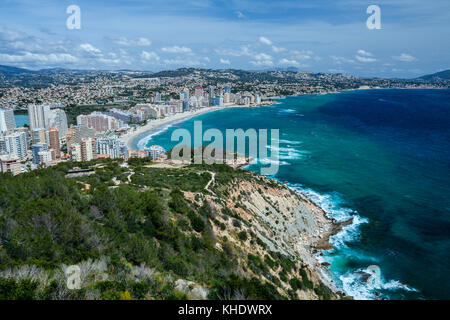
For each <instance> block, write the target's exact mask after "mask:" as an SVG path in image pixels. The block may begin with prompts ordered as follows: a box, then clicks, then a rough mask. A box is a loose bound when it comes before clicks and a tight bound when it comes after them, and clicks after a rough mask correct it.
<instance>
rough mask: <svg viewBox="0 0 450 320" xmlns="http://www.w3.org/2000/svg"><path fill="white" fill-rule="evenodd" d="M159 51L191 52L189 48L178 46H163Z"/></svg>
mask: <svg viewBox="0 0 450 320" xmlns="http://www.w3.org/2000/svg"><path fill="white" fill-rule="evenodd" d="M161 51H163V52H166V53H192V49H191V48H188V47H179V46H173V47H164V48H162V49H161Z"/></svg>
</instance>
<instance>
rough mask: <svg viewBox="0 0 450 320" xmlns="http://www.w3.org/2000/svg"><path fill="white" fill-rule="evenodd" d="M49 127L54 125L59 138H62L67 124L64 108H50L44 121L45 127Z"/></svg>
mask: <svg viewBox="0 0 450 320" xmlns="http://www.w3.org/2000/svg"><path fill="white" fill-rule="evenodd" d="M50 127H55V128H57V129H58V131H59V139H62V138H64V136H65V134H66V132H67V130H68V126H67V116H66V113H65V112H64V110H62V109H53V110H50V113H49V115H48V121H47V123H46V127H45V128H46V129H48V128H50Z"/></svg>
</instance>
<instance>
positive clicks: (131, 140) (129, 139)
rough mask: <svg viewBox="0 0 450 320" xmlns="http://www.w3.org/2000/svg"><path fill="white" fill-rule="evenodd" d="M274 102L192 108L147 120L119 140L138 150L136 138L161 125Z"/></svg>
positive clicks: (129, 147) (130, 148)
mask: <svg viewBox="0 0 450 320" xmlns="http://www.w3.org/2000/svg"><path fill="white" fill-rule="evenodd" d="M274 104H277V102H275V101H274V102H271V103H263V104H258V105H250V106H246V105H236V104H232V105H227V106H223V107H205V108H201V109H197V110H193V111H186V112H182V113H177V114H174V115H171V116H169V117H165V118H161V119H155V120H149V121H148V122H147V123H146V124H145V125H143V126H139V127H136V128H135V129H134V130H133V131H131V132H127V133H126V134H124V135H121V136H120V138H119V140H120V141H122V142H125V144H126V146H127V148H128V150H129V151H139V150H138V149H139V148H138V147H137V146H136V144H137V141H136V140H137V139H138V138H139V137H140V136H144V135H145V134H148V133H149V132H152V131H155V130H157V129H158V128H160V127H162V126H165V125H170V124H172V123H175V122H178V121H180V122H181V121H186V120H189V119H191V118H193V117H197V116H199V115H202V114H206V113H210V112H214V111H218V110H224V109H231V108H258V107H263V106H269V105H274Z"/></svg>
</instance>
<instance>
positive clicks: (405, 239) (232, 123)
mask: <svg viewBox="0 0 450 320" xmlns="http://www.w3.org/2000/svg"><path fill="white" fill-rule="evenodd" d="M194 120H202V121H203V128H204V130H206V129H208V128H218V129H220V130H222V131H224V130H225V129H227V128H232V129H236V128H243V129H248V128H255V129H258V128H268V129H269V128H278V129H280V148H279V152H280V169H279V171H278V173H277V174H276V175H275V176H274V177H275V178H277V179H279V180H281V181H288V182H289V185H290V186H291V187H292V188H295V189H297V190H299V191H300V192H303V193H305V194H308V195H309V196H310V197H311V198H312V199H313V200H314V201H316V202H317V203H319V204H320V205H321V206H322V207H323V208H324V209H325V210H326V211H327V212H329V214H330V215H331V216H333V217H335V218H337V219H345V218H348V217H349V216H353V217H354V222H355V223H354V224H353V225H352V226H349V227H347V228H345V230H344V231H343V232H342V233H340V234H339V235H337V236H335V237H333V243H334V245H335V247H334V249H333V250H330V251H329V252H325V255H324V256H323V257H321V259H323V260H325V261H328V262H330V263H331V267H330V276H331V277H332V278H333V279H334V280H335V281H336V283H337V285H338V286H340V287H341V288H343V290H345V291H346V292H347V294H351V295H353V296H355V297H356V298H360V299H366V298H368V299H374V298H388V299H449V298H450V276H449V271H450V268H449V266H450V261H449V255H450V254H449V252H450V196H449V195H450V179H449V177H450V90H364V91H352V92H344V93H338V94H327V95H308V96H300V97H289V98H287V99H284V100H281V101H280V104H278V105H274V106H269V107H261V108H253V109H244V108H242V109H229V110H221V111H216V112H213V113H209V114H205V115H201V116H198V117H196V118H195V119H190V120H187V121H184V122H182V123H178V124H174V125H172V126H170V127H167V128H162V129H160V130H159V131H158V132H156V133H155V132H154V133H152V134H151V135H148V136H149V137H150V136H151V140H150V141H148V139H149V138H148V137H147V138H143V139H142V137H141V141H140V142H139V143H138V145H139V146H141V147H142V146H143V145H146V144H147V145H149V144H159V145H162V146H164V147H165V148H171V147H173V146H174V145H175V144H176V142H172V141H170V136H171V133H172V131H173V130H174V129H176V128H186V129H189V130H191V131H192V128H193V121H194ZM260 165H261V164H256V165H252V166H250V167H249V169H250V170H255V171H259V166H260ZM370 265H377V266H379V267H380V270H381V279H382V282H381V287H380V288H377V289H371V288H370V287H369V286H368V285H367V284H366V283H365V282H363V281H362V279H361V277H360V273H359V271H361V270H365V269H366V268H367V267H368V266H370ZM375 292H377V293H379V295H378V296H377V295H376V294H375Z"/></svg>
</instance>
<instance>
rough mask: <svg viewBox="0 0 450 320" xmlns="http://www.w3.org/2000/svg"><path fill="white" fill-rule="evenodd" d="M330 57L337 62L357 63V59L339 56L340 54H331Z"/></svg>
mask: <svg viewBox="0 0 450 320" xmlns="http://www.w3.org/2000/svg"><path fill="white" fill-rule="evenodd" d="M330 58H331V59H332V60H333V62H334V63H336V64H343V63H355V60H353V59H348V58H345V57H338V56H330Z"/></svg>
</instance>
